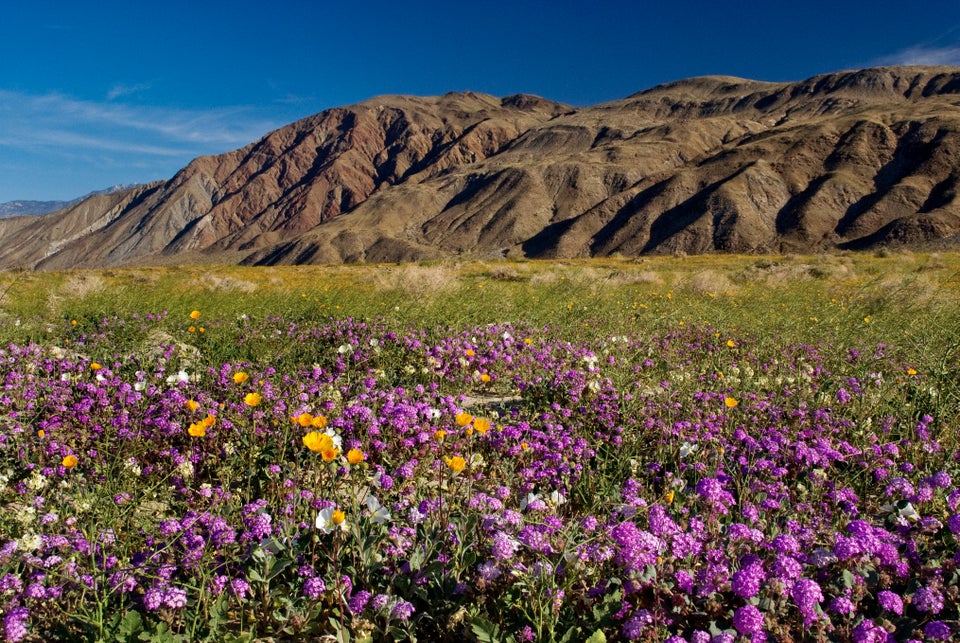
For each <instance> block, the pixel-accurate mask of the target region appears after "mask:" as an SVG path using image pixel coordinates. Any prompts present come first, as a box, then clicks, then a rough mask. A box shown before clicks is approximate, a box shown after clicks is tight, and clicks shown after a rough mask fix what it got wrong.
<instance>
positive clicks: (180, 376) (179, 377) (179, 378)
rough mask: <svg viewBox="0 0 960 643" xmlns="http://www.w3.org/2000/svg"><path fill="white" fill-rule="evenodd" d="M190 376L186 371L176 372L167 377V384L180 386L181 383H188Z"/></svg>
mask: <svg viewBox="0 0 960 643" xmlns="http://www.w3.org/2000/svg"><path fill="white" fill-rule="evenodd" d="M189 381H190V374H189V373H187V372H186V371H178V372H177V373H176V374H174V375H168V376H167V384H180V383H181V382H189Z"/></svg>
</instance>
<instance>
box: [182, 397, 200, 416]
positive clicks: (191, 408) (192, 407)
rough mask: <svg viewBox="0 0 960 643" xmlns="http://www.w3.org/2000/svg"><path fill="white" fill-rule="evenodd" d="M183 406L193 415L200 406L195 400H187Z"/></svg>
mask: <svg viewBox="0 0 960 643" xmlns="http://www.w3.org/2000/svg"><path fill="white" fill-rule="evenodd" d="M183 405H184V406H186V407H187V410H188V411H190V412H191V413H193V412H194V411H196V410H197V409H198V408H200V404H199V403H198V402H197V401H196V400H187V401H186V402H184V403H183Z"/></svg>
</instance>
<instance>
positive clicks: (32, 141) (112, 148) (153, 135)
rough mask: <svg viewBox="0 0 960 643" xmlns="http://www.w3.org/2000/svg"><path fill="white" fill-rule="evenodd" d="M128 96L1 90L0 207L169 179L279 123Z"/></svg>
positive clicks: (116, 91)
mask: <svg viewBox="0 0 960 643" xmlns="http://www.w3.org/2000/svg"><path fill="white" fill-rule="evenodd" d="M132 91H139V90H138V89H137V88H136V87H134V86H129V87H127V86H123V87H121V86H116V87H114V88H113V89H111V91H110V92H109V93H108V95H107V97H106V98H105V99H104V100H101V101H91V100H80V99H77V98H74V97H71V96H67V95H64V94H61V93H46V94H29V93H24V92H19V91H9V90H2V89H0V168H4V172H2V173H0V202H2V201H5V200H11V199H16V198H39V199H47V198H50V197H51V196H52V195H60V196H69V195H70V194H73V195H74V196H76V195H79V194H84V193H86V192H89V191H90V190H94V189H99V188H102V187H105V186H107V185H112V184H115V183H131V182H145V181H150V180H156V179H163V178H169V177H171V176H173V174H174V173H175V172H176V171H177V170H179V169H180V168H182V167H183V166H184V165H186V164H187V163H189V162H190V160H191V159H193V158H195V157H197V156H203V155H207V154H217V153H221V152H226V151H229V150H232V149H235V148H238V147H242V146H244V145H247V144H248V143H251V142H253V141H255V140H257V139H259V138H260V137H261V136H263V135H264V134H266V133H267V132H268V131H270V130H272V129H275V128H277V127H279V126H280V125H282V124H283V123H282V122H278V121H275V120H273V119H272V118H271V117H270V116H269V115H268V114H267V113H266V112H265V111H264V109H263V108H260V109H258V108H254V107H243V106H239V107H221V108H215V109H203V110H201V109H176V108H168V107H151V106H141V105H136V104H133V103H131V102H129V101H125V100H124V97H125V96H129V94H130V92H132ZM71 198H72V197H71Z"/></svg>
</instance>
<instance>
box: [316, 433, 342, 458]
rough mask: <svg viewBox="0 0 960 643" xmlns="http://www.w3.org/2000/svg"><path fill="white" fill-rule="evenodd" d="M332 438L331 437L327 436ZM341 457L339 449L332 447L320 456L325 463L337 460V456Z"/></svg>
mask: <svg viewBox="0 0 960 643" xmlns="http://www.w3.org/2000/svg"><path fill="white" fill-rule="evenodd" d="M327 437H330V436H327ZM338 455H340V451H339V450H337V447H335V446H331V447H330V448H328V449H324V450H323V451H321V452H320V456H321V457H322V458H323V461H324V462H333V461H334V460H336V459H337V456H338Z"/></svg>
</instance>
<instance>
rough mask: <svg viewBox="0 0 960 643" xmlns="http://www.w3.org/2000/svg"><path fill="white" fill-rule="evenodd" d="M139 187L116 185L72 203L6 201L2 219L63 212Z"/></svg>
mask: <svg viewBox="0 0 960 643" xmlns="http://www.w3.org/2000/svg"><path fill="white" fill-rule="evenodd" d="M137 185H138V184H136V183H133V184H127V185H114V186H113V187H109V188H107V189H105V190H97V191H96V192H90V193H89V194H87V195H86V196H82V197H80V198H78V199H73V200H72V201H6V202H4V203H0V219H6V218H9V217H23V216H35V215H38V214H48V213H50V212H56V211H57V210H62V209H63V208H65V207H67V206H68V205H73V204H74V203H79V202H80V201H82V200H84V199H86V198H88V197H91V196H94V195H97V194H113V193H114V192H120V191H123V190H129V189H130V188H134V187H137Z"/></svg>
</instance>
